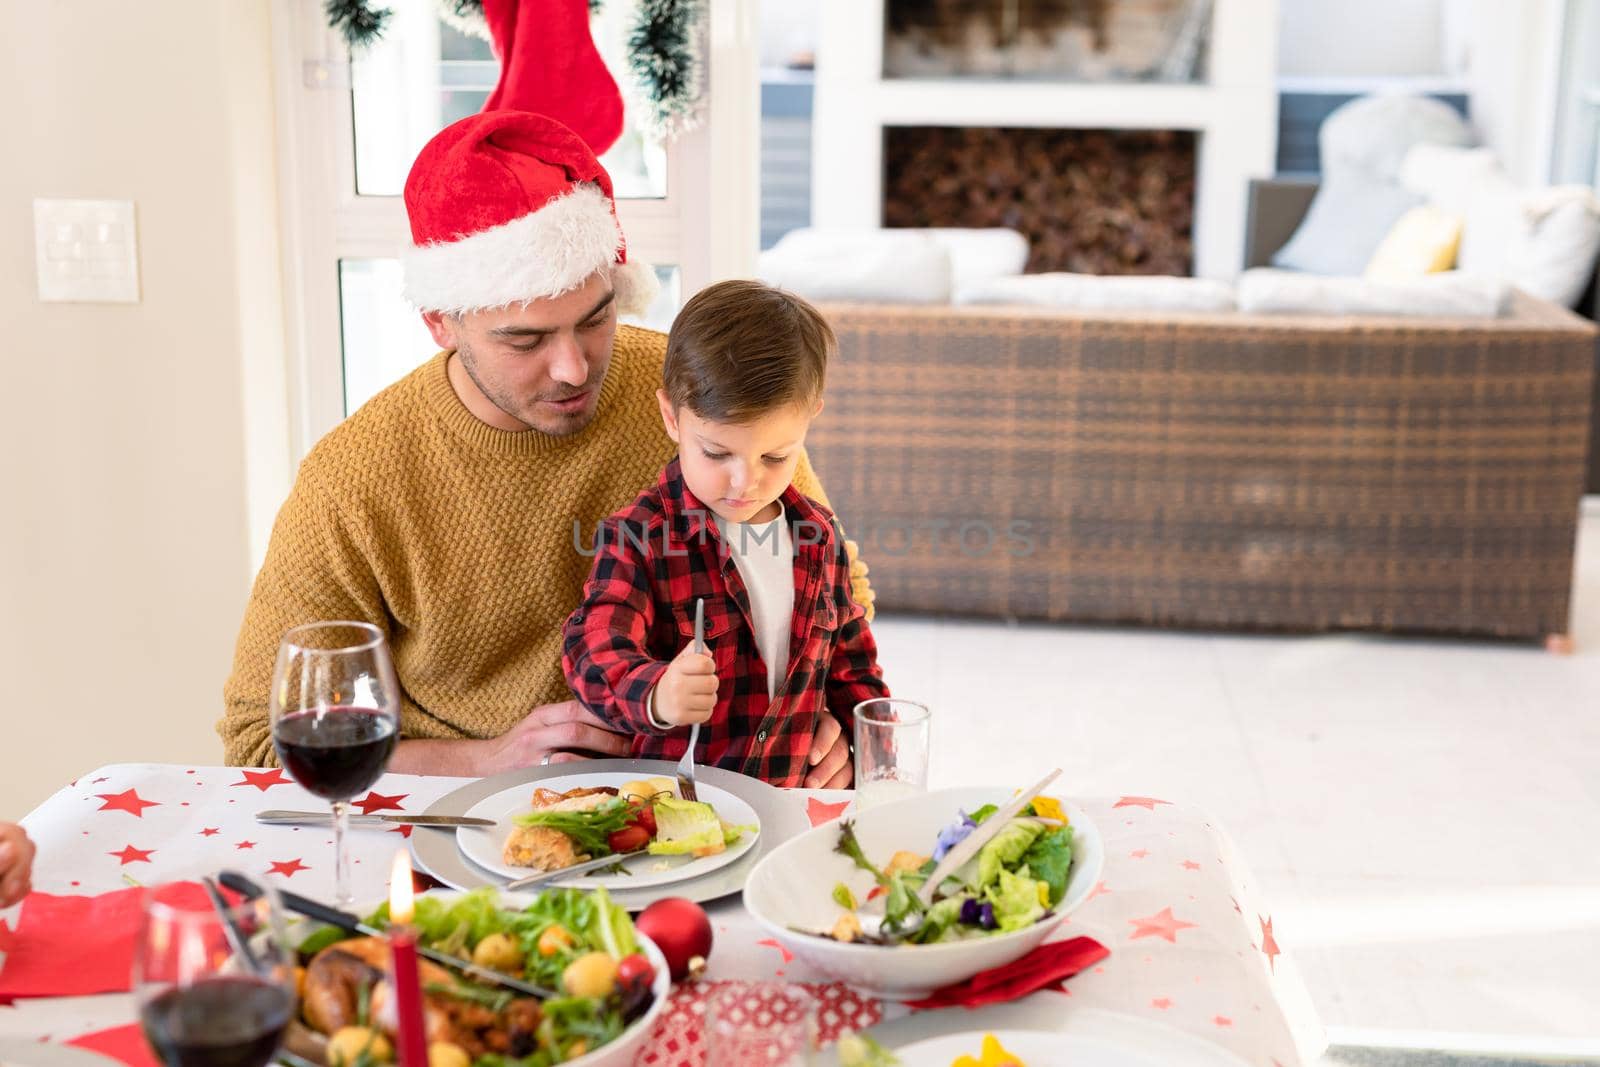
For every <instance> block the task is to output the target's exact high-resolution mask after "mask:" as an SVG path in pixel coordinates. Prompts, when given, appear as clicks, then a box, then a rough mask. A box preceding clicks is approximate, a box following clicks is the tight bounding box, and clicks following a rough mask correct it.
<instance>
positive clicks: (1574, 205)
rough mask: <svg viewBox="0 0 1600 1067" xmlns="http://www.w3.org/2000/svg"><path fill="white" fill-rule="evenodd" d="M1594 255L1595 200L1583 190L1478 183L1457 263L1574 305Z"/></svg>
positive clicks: (1598, 213) (1597, 230) (1599, 205)
mask: <svg viewBox="0 0 1600 1067" xmlns="http://www.w3.org/2000/svg"><path fill="white" fill-rule="evenodd" d="M1597 257H1600V200H1597V199H1596V198H1595V195H1594V193H1593V192H1591V191H1590V190H1589V189H1588V188H1586V187H1585V186H1581V185H1565V186H1556V187H1553V188H1549V189H1537V190H1521V189H1517V188H1516V187H1514V186H1513V185H1512V184H1511V182H1510V180H1509V179H1505V178H1504V177H1503V176H1501V178H1499V179H1494V180H1490V181H1487V182H1484V183H1483V184H1482V185H1481V186H1480V187H1479V189H1478V190H1477V192H1476V194H1475V195H1474V196H1473V198H1472V200H1471V202H1470V203H1469V204H1468V206H1467V211H1466V216H1465V224H1464V225H1463V227H1462V230H1461V251H1460V253H1459V254H1458V255H1457V257H1456V265H1457V266H1458V267H1460V268H1461V270H1462V271H1464V272H1468V273H1471V274H1482V275H1484V276H1486V277H1491V278H1499V279H1501V280H1504V281H1507V282H1510V283H1511V284H1512V285H1515V286H1516V287H1517V288H1518V289H1521V290H1522V291H1523V292H1526V293H1529V294H1531V295H1533V296H1536V297H1539V298H1540V299H1541V300H1550V301H1553V302H1555V303H1557V304H1560V305H1562V306H1563V307H1573V306H1574V305H1576V304H1577V302H1578V298H1579V297H1581V296H1582V295H1583V290H1584V287H1585V286H1586V285H1588V282H1589V279H1590V277H1592V276H1593V274H1594V269H1595V260H1596V258H1597Z"/></svg>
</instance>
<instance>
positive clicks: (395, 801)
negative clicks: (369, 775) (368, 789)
mask: <svg viewBox="0 0 1600 1067" xmlns="http://www.w3.org/2000/svg"><path fill="white" fill-rule="evenodd" d="M410 795H411V794H410V793H396V794H395V795H394V796H392V797H386V796H384V795H383V794H382V793H368V794H367V795H366V796H364V797H362V798H361V799H360V800H358V801H356V802H355V805H356V807H358V808H360V809H361V814H363V815H371V814H372V813H373V812H375V811H402V810H404V809H402V808H401V806H400V802H401V801H402V800H404V799H405V798H406V797H408V796H410Z"/></svg>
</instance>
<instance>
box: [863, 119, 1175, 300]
mask: <svg viewBox="0 0 1600 1067" xmlns="http://www.w3.org/2000/svg"><path fill="white" fill-rule="evenodd" d="M1195 144H1196V137H1195V134H1194V133H1193V132H1190V131H1184V130H1058V129H1007V128H994V127H986V128H953V127H942V126H914V127H888V128H886V129H885V130H884V194H883V197H884V200H883V223H884V225H885V226H912V227H921V226H970V227H984V226H1006V227H1009V228H1011V229H1014V230H1018V231H1020V232H1021V233H1022V234H1023V235H1024V236H1026V237H1027V238H1028V244H1029V246H1030V248H1031V249H1032V254H1031V256H1030V257H1029V260H1028V268H1027V269H1028V270H1029V271H1074V272H1077V273H1081V274H1179V275H1184V274H1188V273H1189V272H1190V268H1191V263H1192V259H1193V254H1194V241H1193V230H1194V197H1195Z"/></svg>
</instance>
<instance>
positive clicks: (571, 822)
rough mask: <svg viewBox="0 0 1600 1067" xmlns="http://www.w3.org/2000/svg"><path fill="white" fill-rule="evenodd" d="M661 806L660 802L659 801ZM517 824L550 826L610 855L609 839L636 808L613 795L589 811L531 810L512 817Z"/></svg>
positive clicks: (591, 849) (596, 852)
mask: <svg viewBox="0 0 1600 1067" xmlns="http://www.w3.org/2000/svg"><path fill="white" fill-rule="evenodd" d="M657 804H658V809H659V804H660V802H659V801H658V802H657ZM512 821H513V822H515V823H516V824H517V825H518V826H548V827H549V828H550V829H552V830H560V831H561V832H562V833H564V834H566V835H567V836H568V837H570V838H572V843H573V844H574V845H577V846H578V849H579V850H580V851H582V852H587V853H588V854H589V855H591V856H608V855H610V854H611V845H610V844H609V841H608V839H609V838H610V837H611V835H612V834H614V833H616V832H617V831H618V830H621V829H622V828H623V827H624V826H627V825H628V824H629V823H630V822H632V821H633V809H632V808H631V807H629V806H628V804H627V802H626V801H624V800H623V799H622V798H621V797H612V798H611V799H610V800H607V801H606V802H605V803H603V804H600V805H599V806H597V807H593V808H590V809H588V810H587V811H529V812H524V813H523V814H521V815H518V816H517V817H516V818H515V819H513V820H512Z"/></svg>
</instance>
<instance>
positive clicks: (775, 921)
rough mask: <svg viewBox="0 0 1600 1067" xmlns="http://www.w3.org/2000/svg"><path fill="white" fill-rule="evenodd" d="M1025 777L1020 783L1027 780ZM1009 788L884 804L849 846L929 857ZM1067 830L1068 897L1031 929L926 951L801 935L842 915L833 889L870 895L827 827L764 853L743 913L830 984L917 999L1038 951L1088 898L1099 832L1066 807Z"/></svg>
mask: <svg viewBox="0 0 1600 1067" xmlns="http://www.w3.org/2000/svg"><path fill="white" fill-rule="evenodd" d="M1024 777H1026V776H1024ZM1015 791H1016V789H1015V787H1014V786H996V787H983V788H975V789H943V790H939V791H937V792H933V793H925V794H923V795H921V796H917V797H912V798H909V799H907V800H898V801H895V802H894V803H892V804H884V805H880V806H878V807H874V808H868V809H867V810H866V811H864V812H862V813H861V814H859V815H857V816H855V828H856V838H857V839H858V840H859V841H860V842H861V848H862V850H863V851H864V852H865V853H866V854H867V856H868V858H869V859H873V860H875V861H877V862H879V863H884V862H887V861H888V858H889V857H890V856H892V855H894V854H895V852H896V851H899V850H901V849H906V850H909V851H913V852H923V851H931V850H932V848H933V843H934V841H935V840H936V839H937V837H938V834H939V831H940V830H941V829H943V828H944V827H946V826H948V825H950V824H951V823H952V822H954V821H955V820H956V819H957V818H958V817H959V815H958V813H959V812H962V811H977V810H978V809H979V808H980V807H982V806H983V805H984V804H990V803H993V804H1004V803H1005V802H1006V800H1007V799H1008V798H1009V797H1010V796H1011V795H1012V794H1013V793H1014V792H1015ZM1065 809H1066V813H1067V817H1068V819H1069V820H1070V822H1071V823H1072V844H1073V858H1072V870H1071V871H1070V872H1069V873H1068V875H1067V892H1066V895H1065V896H1064V897H1062V899H1061V903H1060V904H1058V905H1056V907H1055V909H1054V910H1053V911H1052V912H1051V914H1050V915H1049V916H1047V917H1046V918H1043V919H1040V920H1039V921H1038V922H1036V923H1034V924H1033V925H1032V926H1028V927H1025V928H1023V929H1021V930H1013V931H1012V932H1010V933H1005V934H993V935H991V936H989V937H975V938H972V939H970V940H966V941H946V942H941V943H939V944H933V945H898V946H893V947H890V946H885V945H863V944H845V943H843V942H839V941H834V940H832V939H831V938H827V937H818V936H815V935H812V934H807V933H801V932H800V931H802V930H827V929H829V928H831V927H832V926H833V924H834V921H835V920H836V919H838V917H839V915H840V914H841V910H840V908H839V905H837V904H835V903H834V902H833V896H832V892H833V887H834V886H835V885H837V884H838V883H840V882H843V883H844V884H845V885H847V886H849V887H850V891H851V892H852V893H854V894H855V896H856V899H857V900H861V899H864V898H865V897H866V895H867V893H868V891H869V890H870V889H871V888H872V879H871V876H870V875H869V874H867V872H865V871H862V870H860V869H858V868H857V867H856V866H855V864H853V863H851V862H850V859H849V857H847V856H844V855H842V854H841V853H839V852H838V851H836V850H835V848H834V846H835V845H836V844H837V843H838V840H839V824H837V823H828V824H825V825H823V826H819V827H817V828H816V829H814V830H810V831H807V832H806V833H803V834H801V835H800V836H798V837H795V838H791V839H790V840H788V841H785V842H784V843H783V844H781V845H779V846H778V847H777V848H775V849H773V850H772V851H771V852H769V853H768V854H767V856H766V858H765V859H763V860H762V861H761V862H760V863H758V864H757V865H756V869H755V870H754V871H752V872H751V873H750V880H749V881H748V882H746V883H745V887H744V905H745V908H746V910H748V911H749V912H750V914H751V915H753V916H754V917H755V919H756V921H757V922H759V923H760V924H761V925H762V926H763V927H765V928H766V929H767V930H768V931H769V932H770V933H771V934H772V936H773V937H775V938H777V939H778V941H779V942H781V943H782V944H783V946H784V947H785V948H787V949H788V950H789V951H790V952H793V953H794V954H795V955H796V956H797V957H799V958H800V959H801V960H802V961H803V962H805V963H806V964H809V965H810V966H811V967H814V968H815V969H817V970H819V971H821V972H822V973H824V974H826V975H828V976H829V977H830V978H835V979H838V980H839V981H841V982H845V983H847V984H849V985H852V986H855V987H856V988H858V989H861V990H864V991H866V992H868V993H871V994H872V995H874V996H877V997H879V998H882V999H884V1000H914V999H917V998H918V997H922V996H926V995H927V994H928V993H930V992H932V991H933V990H935V989H939V988H942V987H944V986H947V985H951V984H953V983H955V982H964V981H966V980H967V979H968V978H971V977H972V976H973V975H975V974H977V973H978V972H979V971H986V970H988V969H989V968H991V967H1003V966H1005V965H1006V964H1008V963H1010V962H1012V961H1013V960H1017V959H1020V958H1022V957H1023V956H1025V955H1027V954H1028V953H1029V952H1031V951H1033V949H1034V948H1036V947H1038V945H1040V944H1041V943H1042V942H1043V941H1044V940H1045V939H1046V938H1047V937H1049V936H1050V934H1051V932H1052V931H1053V930H1054V929H1055V928H1056V927H1057V926H1058V925H1060V923H1061V920H1062V919H1064V918H1066V916H1067V913H1068V912H1070V911H1072V909H1074V908H1076V907H1077V906H1078V905H1080V904H1082V903H1083V902H1084V901H1085V900H1086V899H1088V896H1089V894H1090V893H1091V892H1092V891H1093V890H1094V885H1095V882H1097V881H1098V880H1099V878H1100V869H1101V867H1102V866H1103V865H1104V863H1105V848H1104V846H1103V844H1102V843H1101V840H1100V834H1099V831H1097V830H1096V829H1095V826H1094V823H1092V822H1090V821H1089V818H1088V816H1086V815H1084V813H1083V812H1082V811H1081V810H1079V809H1078V808H1076V807H1074V806H1073V805H1071V804H1067V805H1065Z"/></svg>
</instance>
